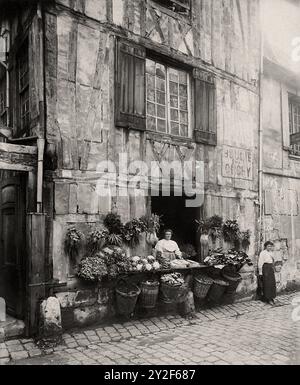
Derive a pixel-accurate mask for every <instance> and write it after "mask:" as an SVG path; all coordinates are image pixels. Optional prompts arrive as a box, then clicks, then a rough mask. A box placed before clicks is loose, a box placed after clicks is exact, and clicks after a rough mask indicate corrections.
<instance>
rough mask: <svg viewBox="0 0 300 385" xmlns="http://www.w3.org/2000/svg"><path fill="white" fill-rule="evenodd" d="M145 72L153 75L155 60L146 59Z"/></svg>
mask: <svg viewBox="0 0 300 385" xmlns="http://www.w3.org/2000/svg"><path fill="white" fill-rule="evenodd" d="M146 72H147V74H152V75H155V62H154V61H152V60H149V59H147V60H146Z"/></svg>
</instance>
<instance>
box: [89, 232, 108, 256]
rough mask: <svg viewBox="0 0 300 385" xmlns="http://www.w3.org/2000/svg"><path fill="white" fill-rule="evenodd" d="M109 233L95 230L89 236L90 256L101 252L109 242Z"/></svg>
mask: <svg viewBox="0 0 300 385" xmlns="http://www.w3.org/2000/svg"><path fill="white" fill-rule="evenodd" d="M108 235H109V233H108V231H107V230H94V231H92V232H91V233H90V234H89V235H88V239H87V247H88V254H89V255H93V254H95V253H97V252H98V251H100V250H101V249H102V248H103V247H104V246H105V244H106V242H107V237H108Z"/></svg>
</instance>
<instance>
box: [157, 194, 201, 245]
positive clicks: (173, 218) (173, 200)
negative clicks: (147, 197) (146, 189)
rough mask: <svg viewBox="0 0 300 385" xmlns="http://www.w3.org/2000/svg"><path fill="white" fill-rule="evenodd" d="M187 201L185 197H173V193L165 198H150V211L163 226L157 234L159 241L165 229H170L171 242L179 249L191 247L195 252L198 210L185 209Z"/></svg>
mask: <svg viewBox="0 0 300 385" xmlns="http://www.w3.org/2000/svg"><path fill="white" fill-rule="evenodd" d="M187 199H190V198H188V197H187V196H185V195H182V196H175V195H174V193H172V194H171V196H167V197H164V196H162V195H160V196H152V197H151V211H152V213H155V214H158V215H160V216H161V220H162V223H163V226H162V228H161V231H160V234H159V238H160V239H161V238H162V237H163V231H164V230H165V229H172V230H173V240H174V241H176V242H177V243H178V245H179V248H181V249H182V248H183V247H184V246H185V245H192V246H193V247H194V248H195V250H196V251H197V249H198V242H197V228H198V226H197V224H196V219H199V213H200V208H199V207H198V208H189V207H186V200H187Z"/></svg>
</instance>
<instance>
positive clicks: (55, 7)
mask: <svg viewBox="0 0 300 385" xmlns="http://www.w3.org/2000/svg"><path fill="white" fill-rule="evenodd" d="M259 3H260V2H259V1H258V0H253V1H248V0H239V1H238V0H236V1H232V0H214V1H211V0H199V1H196V0H193V1H188V0H180V1H172V0H170V1H167V2H164V1H158V0H155V1H154V0H153V1H151V0H147V1H142V0H86V1H82V0H56V1H45V2H37V4H35V3H31V5H30V6H28V5H27V6H26V7H25V8H23V7H22V6H20V9H19V11H18V13H16V11H15V8H14V10H13V11H11V12H8V14H7V15H6V16H5V17H4V20H3V22H2V27H1V28H2V29H1V32H2V36H5V33H7V36H9V39H10V47H9V55H8V61H9V63H8V73H9V76H8V78H11V79H12V80H11V81H10V87H14V88H13V89H14V91H13V92H10V95H11V96H10V97H8V99H7V100H8V101H9V103H7V106H6V107H7V108H6V109H5V111H6V112H5V113H6V114H7V115H5V116H4V113H3V122H2V123H3V125H4V126H5V127H11V128H12V129H10V130H8V131H9V133H7V131H5V132H6V134H7V135H6V136H5V138H6V139H5V141H6V144H7V143H9V144H11V143H14V145H15V144H16V143H17V141H18V143H19V144H20V145H21V144H22V145H24V144H27V145H30V146H28V147H31V150H32V151H33V152H34V151H35V150H34V149H36V153H35V155H36V156H37V153H39V156H38V159H39V162H37V159H36V158H35V159H36V167H35V165H34V166H33V168H32V169H30V172H28V173H27V174H28V175H27V185H26V186H27V187H26V189H27V190H26V191H27V200H28V202H31V203H30V204H32V205H33V208H31V209H30V210H27V212H30V211H32V212H36V211H37V212H39V209H40V212H41V213H42V212H43V213H44V214H45V215H44V222H45V232H44V238H45V242H44V253H43V257H41V256H40V257H39V258H40V259H39V263H41V261H42V269H43V274H42V277H40V282H36V283H37V284H43V283H45V282H46V283H47V282H48V283H49V282H50V283H51V282H52V284H53V282H55V284H56V285H58V286H62V287H61V288H60V289H59V290H57V288H56V289H55V290H56V291H59V292H60V293H58V294H57V296H58V297H59V299H60V301H61V305H62V307H63V308H74V309H75V310H74V312H73V313H72V317H73V319H74V317H75V319H77V321H78V323H80V322H81V320H84V319H85V310H84V304H86V305H87V306H93V311H94V314H96V316H97V315H99V317H100V318H105V317H106V316H107V314H108V312H109V311H108V305H107V301H108V299H107V296H108V294H107V293H106V294H105V293H104V294H103V293H98V297H97V298H98V299H95V292H92V293H90V294H91V295H90V296H89V295H88V296H84V299H82V300H81V299H80V296H81V292H80V291H79V289H78V281H77V279H76V278H75V276H74V266H73V265H72V263H71V261H70V260H69V257H68V256H67V255H66V253H65V251H64V239H65V234H66V231H67V229H68V228H69V227H70V226H76V227H78V228H80V229H81V230H82V231H83V232H84V233H87V232H88V231H89V230H90V229H93V228H95V227H99V225H100V226H101V223H102V221H103V217H104V216H105V215H106V214H107V213H108V212H110V211H111V210H117V211H118V213H119V214H120V215H121V217H122V219H123V221H124V222H125V221H127V220H129V219H131V218H135V217H140V216H142V215H144V214H146V213H151V212H158V213H160V214H165V215H166V216H167V217H168V218H169V220H170V225H172V226H173V227H174V228H175V233H176V236H177V237H178V239H179V240H181V241H182V240H184V238H187V239H188V240H189V243H194V244H195V246H197V234H196V228H195V221H194V220H195V219H200V218H202V217H210V216H212V215H220V216H222V217H223V218H224V219H237V220H238V221H239V224H240V227H241V229H242V230H248V229H249V230H250V231H251V246H250V249H249V255H250V256H251V257H252V258H253V260H255V257H256V256H257V253H258V251H259V247H260V237H259V226H258V224H259V202H258V198H259V184H258V173H257V170H258V167H259V166H258V165H259V111H260V110H259V100H260V99H259V93H260V88H259V76H260V62H261V60H260V59H261V50H260V47H261V45H260V28H259ZM7 9H9V7H8V6H7ZM5 31H6V32H5ZM3 68H4V67H3ZM1 71H2V69H1ZM18 71H19V72H18ZM3 76H4V75H3ZM3 76H2V78H1V79H4V77H3ZM14 79H15V80H14ZM16 79H18V82H17V81H16ZM23 80H24V83H23V82H22V81H23ZM20 82H21V83H20ZM4 83H5V81H4V80H3V84H4ZM16 83H19V84H18V86H16ZM1 84H2V83H1ZM20 84H21V86H20ZM267 84H268V83H267V82H266V83H265V85H266V86H267ZM5 87H6V86H3V87H2V89H6V88H5ZM20 87H21V88H20ZM2 93H3V92H2ZM20 103H21V104H20ZM0 108H1V105H0ZM4 120H5V122H4ZM3 132H4V131H3ZM7 145H8V144H7ZM11 145H12V144H11ZM44 145H45V147H43V146H44ZM37 148H39V151H38V149H37ZM43 148H45V151H44V152H43V151H42V150H41V149H43ZM120 154H127V156H128V162H129V163H131V164H132V162H134V161H144V162H145V163H146V164H147V165H149V166H150V163H151V162H152V161H156V162H157V161H158V162H162V161H166V162H172V161H178V162H181V163H182V162H184V161H193V162H194V163H195V162H196V161H198V162H202V163H201V164H203V167H204V168H203V173H204V175H203V178H204V204H203V205H202V206H201V207H198V208H197V207H196V208H193V209H191V208H185V206H184V204H183V200H182V198H180V197H177V198H176V197H172V198H169V201H168V198H162V197H160V196H158V197H154V198H153V197H151V196H149V194H137V193H136V191H133V190H130V189H129V193H128V194H127V195H126V194H123V193H122V191H123V189H124V183H123V182H122V181H123V179H124V178H125V176H126V175H122V171H121V170H117V172H118V173H120V175H119V176H120V178H119V182H118V183H117V192H118V194H117V196H115V195H114V193H113V192H112V191H111V193H110V194H108V195H107V196H105V197H103V196H99V194H98V190H97V181H98V180H99V169H98V168H97V167H99V163H101V162H103V161H108V160H109V161H112V162H113V163H114V164H118V163H119V158H120ZM38 164H40V165H41V164H43V166H42V169H39V168H38ZM22 171H26V170H22ZM136 171H137V170H136V169H133V170H132V171H131V172H132V174H133V175H134V174H135V173H136ZM176 178H178V179H176ZM41 180H42V181H43V194H42V196H41V192H40V191H41V190H40V189H39V188H37V186H40V184H39V181H41ZM147 180H148V182H149V179H147ZM28 181H29V182H28ZM156 182H157V181H155V180H154V179H151V178H150V185H155V184H156ZM181 183H182V178H181V176H180V177H178V176H177V174H176V173H175V174H174V178H173V182H172V184H173V185H174V186H178V185H179V186H180V185H181ZM28 191H29V195H28ZM157 191H158V192H159V186H157ZM30 193H31V195H30ZM41 197H42V198H41ZM172 199H173V200H172ZM33 202H34V203H33ZM168 202H169V203H168ZM170 202H172V204H171V207H173V210H172V209H170V208H169V209H168V204H170ZM36 204H37V205H36ZM35 206H37V209H36V208H35ZM41 207H42V209H41ZM174 207H176V213H175V215H174ZM266 209H267V208H266ZM186 229H187V230H186ZM283 238H284V237H283ZM140 252H141V253H142V252H145V253H146V252H148V250H147V247H146V245H145V247H144V250H143V247H142V250H140ZM80 257H81V255H79V258H80ZM242 275H243V278H244V279H243V282H242V284H241V285H240V287H239V291H240V293H241V294H242V295H244V296H247V295H250V294H252V293H253V292H254V291H255V289H256V278H255V269H254V268H245V269H244V270H243V272H242ZM50 283H49V285H48V286H47V284H46V285H44V286H43V290H44V291H42V293H44V294H41V291H40V292H39V291H37V293H36V294H32V295H33V296H34V295H35V296H36V297H39V296H41V295H42V296H43V295H45V296H46V295H47V293H49V290H50V289H49V288H50V287H52V289H51V290H52V292H53V290H54V289H53V286H51V284H50ZM47 288H48V289H47ZM96 308H97V309H96ZM99 308H100V310H99ZM76 309H77V310H76ZM95 309H96V310H95Z"/></svg>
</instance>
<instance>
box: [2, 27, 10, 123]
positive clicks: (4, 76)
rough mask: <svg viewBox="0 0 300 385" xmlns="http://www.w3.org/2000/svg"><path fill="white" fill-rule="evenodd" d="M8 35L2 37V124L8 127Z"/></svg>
mask: <svg viewBox="0 0 300 385" xmlns="http://www.w3.org/2000/svg"><path fill="white" fill-rule="evenodd" d="M8 41H9V35H8V33H4V34H3V35H1V36H0V122H1V123H2V124H3V125H4V126H7V123H8V121H7V119H8V113H7V108H8V102H7V86H8V68H7V64H8V63H7V59H8Z"/></svg>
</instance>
